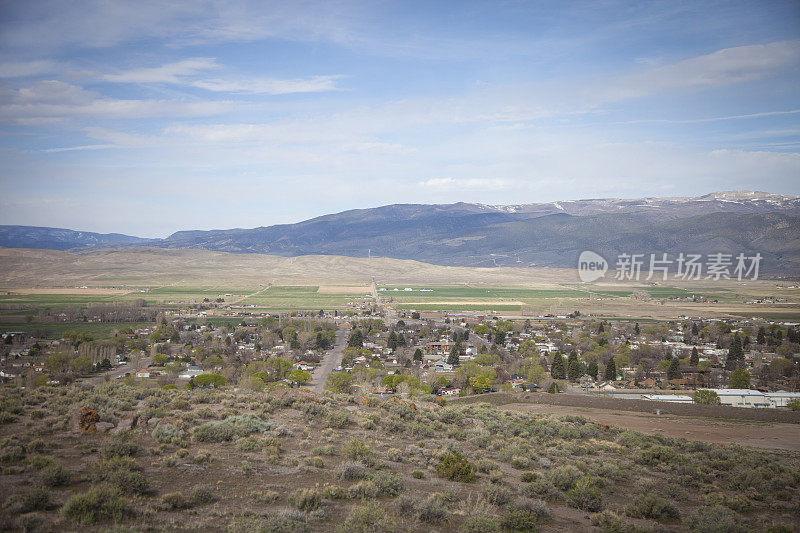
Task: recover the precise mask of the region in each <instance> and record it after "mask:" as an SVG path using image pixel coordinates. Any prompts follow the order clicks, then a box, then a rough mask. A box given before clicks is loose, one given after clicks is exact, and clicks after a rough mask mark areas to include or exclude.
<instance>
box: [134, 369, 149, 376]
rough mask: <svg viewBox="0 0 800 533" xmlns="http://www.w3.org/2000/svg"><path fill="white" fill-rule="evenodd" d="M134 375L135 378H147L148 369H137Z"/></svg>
mask: <svg viewBox="0 0 800 533" xmlns="http://www.w3.org/2000/svg"><path fill="white" fill-rule="evenodd" d="M136 377H137V378H149V377H150V371H149V370H139V371H138V372H137V373H136Z"/></svg>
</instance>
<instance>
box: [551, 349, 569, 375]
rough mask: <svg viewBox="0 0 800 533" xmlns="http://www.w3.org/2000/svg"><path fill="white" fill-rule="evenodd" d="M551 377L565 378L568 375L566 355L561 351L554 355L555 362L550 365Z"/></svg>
mask: <svg viewBox="0 0 800 533" xmlns="http://www.w3.org/2000/svg"><path fill="white" fill-rule="evenodd" d="M550 377H552V378H553V379H564V378H566V377H567V371H566V369H565V368H564V357H562V355H561V354H560V353H556V354H555V355H554V356H553V364H551V365H550Z"/></svg>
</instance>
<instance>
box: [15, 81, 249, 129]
mask: <svg viewBox="0 0 800 533" xmlns="http://www.w3.org/2000/svg"><path fill="white" fill-rule="evenodd" d="M0 100H2V103H0V119H4V120H11V121H14V122H17V123H32V122H33V123H40V122H42V121H47V120H60V119H65V118H78V119H80V118H91V117H94V118H144V117H169V116H171V117H186V116H207V115H215V114H219V113H224V112H228V111H231V110H232V109H233V107H234V104H233V102H228V101H180V100H153V99H147V100H134V99H128V100H125V99H117V98H109V97H104V96H101V95H98V94H97V93H94V92H92V91H87V90H85V89H83V88H81V87H78V86H76V85H71V84H69V83H65V82H62V81H57V80H48V81H42V82H38V83H35V84H33V85H29V86H26V87H22V88H20V89H17V90H14V89H6V90H0Z"/></svg>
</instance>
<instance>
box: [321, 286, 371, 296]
mask: <svg viewBox="0 0 800 533" xmlns="http://www.w3.org/2000/svg"><path fill="white" fill-rule="evenodd" d="M371 291H372V289H371V288H370V287H352V286H344V285H322V286H321V287H320V288H319V289H317V292H318V293H320V294H369V293H370V292H371Z"/></svg>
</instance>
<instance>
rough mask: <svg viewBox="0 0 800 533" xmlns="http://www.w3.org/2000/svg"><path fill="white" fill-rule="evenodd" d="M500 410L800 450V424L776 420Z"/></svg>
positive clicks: (553, 408)
mask: <svg viewBox="0 0 800 533" xmlns="http://www.w3.org/2000/svg"><path fill="white" fill-rule="evenodd" d="M501 409H510V410H513V411H522V412H526V413H527V412H530V413H542V414H556V415H578V416H585V417H586V418H588V419H590V420H593V421H595V422H600V423H601V424H608V425H613V426H617V427H621V428H624V429H631V430H634V431H641V432H642V433H649V434H658V435H664V436H667V437H676V438H684V439H689V440H699V441H703V442H713V443H718V444H739V445H741V446H752V447H754V448H766V449H772V450H791V451H800V425H798V424H780V423H774V422H754V421H733V420H716V419H706V418H695V417H686V416H677V415H654V414H648V413H632V412H628V411H614V410H611V409H594V408H589V407H572V406H566V405H544V404H528V403H514V404H509V405H504V406H501Z"/></svg>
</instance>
